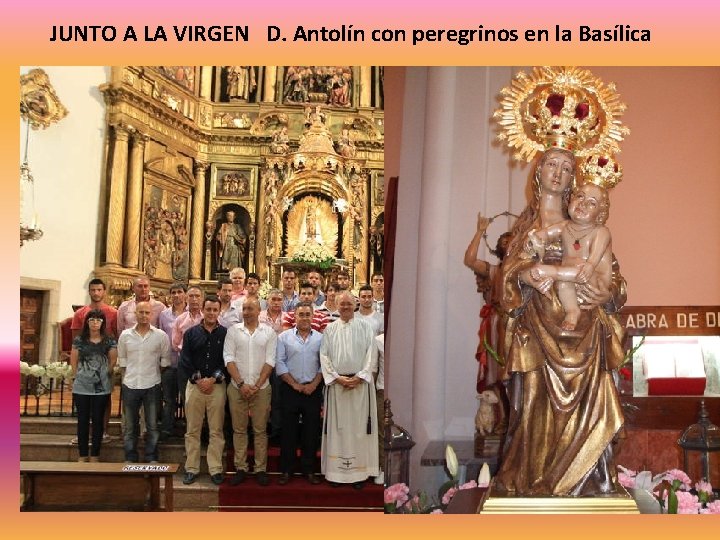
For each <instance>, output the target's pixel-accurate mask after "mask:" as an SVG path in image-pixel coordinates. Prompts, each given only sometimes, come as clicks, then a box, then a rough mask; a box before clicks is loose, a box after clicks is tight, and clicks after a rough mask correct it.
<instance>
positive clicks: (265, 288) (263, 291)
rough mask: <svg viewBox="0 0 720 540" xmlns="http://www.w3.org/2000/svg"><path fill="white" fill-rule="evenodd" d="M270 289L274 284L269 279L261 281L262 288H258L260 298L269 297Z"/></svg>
mask: <svg viewBox="0 0 720 540" xmlns="http://www.w3.org/2000/svg"><path fill="white" fill-rule="evenodd" d="M270 289H272V285H270V282H269V281H265V280H263V281H261V282H260V288H259V289H258V296H259V297H260V298H264V299H267V297H268V293H269V292H270Z"/></svg>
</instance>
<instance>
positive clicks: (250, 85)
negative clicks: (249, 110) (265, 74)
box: [225, 66, 257, 101]
mask: <svg viewBox="0 0 720 540" xmlns="http://www.w3.org/2000/svg"><path fill="white" fill-rule="evenodd" d="M225 80H226V82H227V97H228V99H229V100H230V101H248V99H250V93H251V92H253V91H254V90H255V88H256V87H257V81H256V78H255V68H254V67H253V66H225Z"/></svg>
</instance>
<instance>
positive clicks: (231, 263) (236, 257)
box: [215, 210, 247, 272]
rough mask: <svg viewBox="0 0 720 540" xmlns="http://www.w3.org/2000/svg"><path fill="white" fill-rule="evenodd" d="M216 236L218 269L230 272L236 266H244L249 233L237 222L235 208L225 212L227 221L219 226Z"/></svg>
mask: <svg viewBox="0 0 720 540" xmlns="http://www.w3.org/2000/svg"><path fill="white" fill-rule="evenodd" d="M215 238H216V240H217V250H216V260H217V269H218V270H220V271H228V272H229V271H230V270H232V269H233V268H235V267H238V266H239V267H243V265H244V263H245V254H246V252H247V235H246V234H245V231H243V229H242V227H241V226H240V224H238V223H236V222H235V211H234V210H228V211H227V212H225V222H224V223H222V224H221V225H220V227H218V231H217V234H216V236H215Z"/></svg>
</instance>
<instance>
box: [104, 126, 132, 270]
mask: <svg viewBox="0 0 720 540" xmlns="http://www.w3.org/2000/svg"><path fill="white" fill-rule="evenodd" d="M113 133H114V140H113V148H112V165H111V168H110V208H109V210H108V221H107V246H106V251H105V262H106V263H107V264H108V265H115V266H120V265H121V263H122V247H123V233H124V224H125V190H126V187H127V172H128V171H127V169H128V138H129V133H128V130H127V127H126V126H123V125H121V124H115V125H114V126H113Z"/></svg>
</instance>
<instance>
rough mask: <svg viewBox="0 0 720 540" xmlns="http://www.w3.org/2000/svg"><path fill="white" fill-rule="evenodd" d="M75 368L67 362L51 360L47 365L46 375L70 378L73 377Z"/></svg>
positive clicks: (60, 378) (52, 377)
mask: <svg viewBox="0 0 720 540" xmlns="http://www.w3.org/2000/svg"><path fill="white" fill-rule="evenodd" d="M72 373H73V368H72V366H71V365H70V364H68V363H67V362H50V363H49V364H48V365H46V366H45V375H47V376H48V377H49V378H51V379H59V380H61V381H62V380H63V379H69V378H71V377H72Z"/></svg>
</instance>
